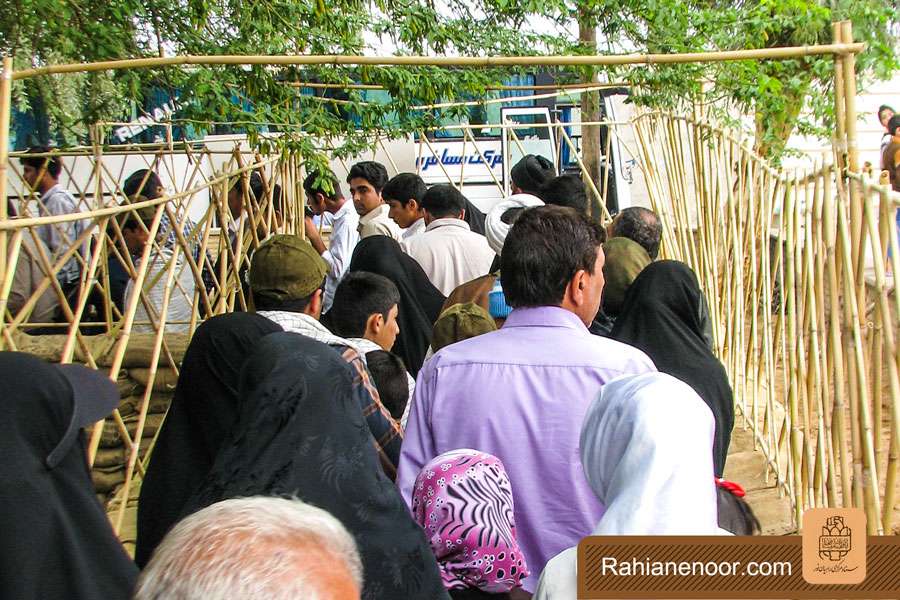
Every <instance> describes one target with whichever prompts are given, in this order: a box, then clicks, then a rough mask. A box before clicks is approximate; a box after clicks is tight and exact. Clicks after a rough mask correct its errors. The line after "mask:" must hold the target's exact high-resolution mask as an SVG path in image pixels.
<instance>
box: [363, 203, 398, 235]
mask: <svg viewBox="0 0 900 600" xmlns="http://www.w3.org/2000/svg"><path fill="white" fill-rule="evenodd" d="M390 211H391V207H390V206H388V205H387V204H379V205H378V207H377V208H373V209H372V210H370V211H369V212H368V213H366V214H365V215H363V216H362V217H360V218H359V227H358V228H357V229H358V231H359V238H360V239H362V238H367V237H369V236H372V235H386V236H388V237H392V238H394V239H395V240H397V241H398V242H399V241H400V239H401V238H402V237H403V230H402V229H400V226H399V225H397V223H395V222H394V220H393V219H392V218H390V217H389V216H388V213H389V212H390Z"/></svg>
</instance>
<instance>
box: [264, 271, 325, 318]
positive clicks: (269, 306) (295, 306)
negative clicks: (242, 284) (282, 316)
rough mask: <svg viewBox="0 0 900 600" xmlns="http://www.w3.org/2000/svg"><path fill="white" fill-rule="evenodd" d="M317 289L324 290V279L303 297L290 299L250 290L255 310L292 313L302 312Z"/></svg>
mask: <svg viewBox="0 0 900 600" xmlns="http://www.w3.org/2000/svg"><path fill="white" fill-rule="evenodd" d="M319 290H323V291H324V290H325V280H324V279H323V280H322V285H320V286H319V287H317V288H316V289H314V290H313V293H312V294H310V295H309V296H306V297H305V298H294V299H292V300H283V301H280V300H275V299H274V298H272V297H270V296H263V295H261V294H257V293H256V292H254V291H252V290H251V293H252V294H253V306H254V308H255V309H256V310H280V311H283V312H293V313H302V312H303V311H304V310H306V307H307V306H309V303H310V302H312V299H313V296H315V295H316V292H318V291H319Z"/></svg>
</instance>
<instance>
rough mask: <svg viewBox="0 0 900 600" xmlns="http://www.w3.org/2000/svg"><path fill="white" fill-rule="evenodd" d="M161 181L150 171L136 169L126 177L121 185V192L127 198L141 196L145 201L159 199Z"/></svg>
mask: <svg viewBox="0 0 900 600" xmlns="http://www.w3.org/2000/svg"><path fill="white" fill-rule="evenodd" d="M162 186H163V184H162V180H161V179H160V178H159V175H157V174H156V173H155V172H153V171H151V170H150V169H138V170H137V171H135V172H134V173H132V174H131V175H129V176H128V178H127V179H126V180H125V183H123V184H122V192H123V193H124V194H125V195H126V196H127V197H129V198H131V197H133V196H143V197H144V198H146V199H147V200H155V199H157V198H159V195H160V194H159V190H160V188H161V187H162Z"/></svg>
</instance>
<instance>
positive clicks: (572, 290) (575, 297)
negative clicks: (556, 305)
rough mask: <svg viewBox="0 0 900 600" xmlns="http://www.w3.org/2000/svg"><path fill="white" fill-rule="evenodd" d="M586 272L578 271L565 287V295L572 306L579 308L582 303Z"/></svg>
mask: <svg viewBox="0 0 900 600" xmlns="http://www.w3.org/2000/svg"><path fill="white" fill-rule="evenodd" d="M587 283H588V282H587V271H585V270H584V269H579V270H578V271H576V272H575V275H573V276H572V279H571V280H570V281H569V285H568V286H567V287H566V294H567V295H568V296H569V298H568V299H569V301H570V302H571V303H572V305H573V306H581V305H582V304H583V303H584V290H585V288H586V287H587Z"/></svg>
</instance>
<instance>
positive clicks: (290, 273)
mask: <svg viewBox="0 0 900 600" xmlns="http://www.w3.org/2000/svg"><path fill="white" fill-rule="evenodd" d="M326 273H328V263H326V262H325V261H324V260H323V259H322V257H321V256H319V253H318V252H316V251H315V249H314V248H313V247H312V246H310V245H309V243H308V242H307V241H306V240H304V239H302V238H300V237H298V236H296V235H284V234H281V235H274V236H272V237H270V238H269V239H268V240H266V241H265V242H263V243H262V244H260V246H259V248H257V249H256V252H254V253H253V258H251V260H250V289H251V290H253V293H254V294H258V295H260V296H264V297H266V298H271V299H273V300H276V301H278V302H285V301H287V300H300V299H301V298H306V297H307V296H309V295H310V294H312V293H313V292H315V291H316V290H317V289H319V287H320V286H321V285H322V281H323V280H324V279H325V274H326Z"/></svg>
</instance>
